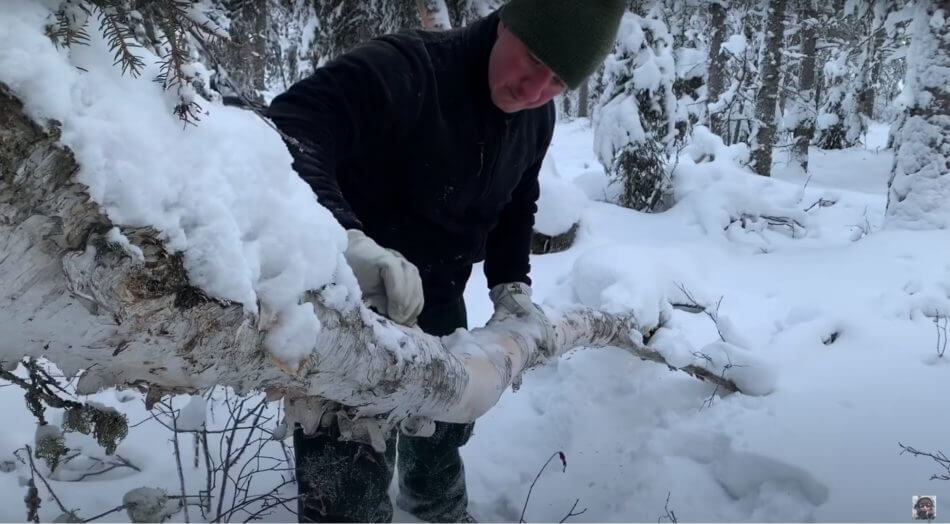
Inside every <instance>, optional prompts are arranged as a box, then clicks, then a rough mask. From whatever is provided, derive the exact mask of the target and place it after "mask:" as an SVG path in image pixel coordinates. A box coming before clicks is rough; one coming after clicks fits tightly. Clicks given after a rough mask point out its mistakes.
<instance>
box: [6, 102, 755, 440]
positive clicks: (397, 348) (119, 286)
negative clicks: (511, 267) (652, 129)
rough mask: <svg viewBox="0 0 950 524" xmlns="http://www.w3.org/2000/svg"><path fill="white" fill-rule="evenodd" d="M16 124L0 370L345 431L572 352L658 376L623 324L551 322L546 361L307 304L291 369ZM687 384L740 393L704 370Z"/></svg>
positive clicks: (501, 345)
mask: <svg viewBox="0 0 950 524" xmlns="http://www.w3.org/2000/svg"><path fill="white" fill-rule="evenodd" d="M45 127H46V129H44V127H43V126H41V125H39V124H38V123H36V122H34V121H32V120H31V119H30V118H29V117H27V116H26V115H25V114H24V112H23V110H22V106H21V104H20V102H19V100H18V99H17V97H16V96H14V95H13V94H12V93H11V92H10V91H9V89H8V88H7V87H6V86H3V85H0V167H2V172H3V176H2V178H0V253H2V255H0V309H2V311H3V322H0V361H3V365H4V367H6V368H10V367H12V366H14V365H15V364H16V362H17V361H18V360H20V359H21V358H22V357H24V356H32V357H45V358H48V359H49V360H51V361H53V362H55V363H56V364H57V365H59V366H60V367H61V369H63V370H64V371H65V372H66V373H68V374H73V373H76V372H78V371H80V370H86V371H85V372H84V373H83V374H82V376H81V380H80V381H79V386H78V387H79V390H80V392H93V391H97V390H99V389H101V388H104V387H108V386H111V385H123V386H128V385H133V386H134V385H147V386H150V387H157V388H159V389H160V390H161V391H167V392H173V391H193V390H197V389H201V388H206V387H210V386H213V385H226V386H232V387H234V388H236V389H237V390H238V391H249V390H269V391H279V392H281V394H286V395H289V396H293V397H300V396H318V397H322V398H324V399H328V400H331V401H334V402H339V403H341V404H344V405H346V406H350V407H352V408H353V409H354V413H355V414H356V415H358V416H370V415H385V417H386V419H387V420H389V421H391V422H398V421H401V420H404V419H406V418H407V417H409V416H410V415H413V416H418V417H424V418H428V419H434V420H444V421H456V422H459V421H469V420H474V419H475V418H477V417H478V416H480V415H482V414H484V413H485V412H486V411H488V410H489V409H490V408H491V407H492V406H493V405H494V404H495V403H496V402H497V400H498V398H499V397H500V395H501V393H502V392H503V391H504V390H505V389H506V388H507V387H508V386H510V385H511V384H512V381H514V380H516V379H517V378H518V377H519V376H520V374H521V373H522V372H524V371H525V370H527V369H528V368H530V367H532V366H536V365H538V364H541V363H543V362H544V361H545V360H546V359H550V358H556V357H557V356H558V355H561V354H563V353H565V352H567V351H569V350H571V349H574V348H580V347H597V346H614V347H618V348H622V349H625V350H627V351H630V352H632V353H634V354H635V355H636V356H638V357H640V358H643V359H647V360H653V361H656V362H661V363H665V361H664V359H663V357H662V355H660V354H659V353H658V352H657V351H654V350H652V349H650V348H647V347H645V346H644V345H643V344H642V343H641V334H640V327H639V325H638V324H637V321H636V319H634V318H632V317H630V316H622V315H611V314H607V313H603V312H600V311H596V310H591V309H578V310H576V311H571V312H566V313H563V314H554V315H553V316H554V317H556V318H555V324H556V333H557V338H558V344H557V347H556V348H553V350H552V351H550V352H548V353H547V354H546V353H544V352H542V351H540V350H539V348H538V345H537V343H536V340H537V338H536V337H537V336H538V335H539V334H540V331H539V328H538V326H535V325H532V324H529V323H526V322H522V321H520V320H508V321H504V322H499V323H495V324H492V325H489V326H487V327H485V328H481V329H474V330H472V331H471V332H466V331H464V330H460V331H458V332H456V333H455V334H453V335H450V336H448V337H442V338H439V337H434V336H430V335H427V334H424V333H422V332H421V331H420V330H418V329H417V328H408V327H404V326H400V325H396V324H394V323H392V322H390V321H389V320H387V319H385V318H383V317H380V316H378V315H375V314H374V313H372V312H371V311H369V310H368V309H366V308H363V307H361V306H355V307H350V308H348V309H346V310H343V311H340V310H338V309H335V308H333V307H329V306H328V305H327V302H328V301H331V302H332V293H331V291H332V290H331V289H329V288H328V289H322V290H314V291H313V292H310V293H308V294H307V296H306V302H307V303H310V304H312V306H313V310H314V313H315V315H316V317H317V318H318V320H319V323H320V325H321V329H320V330H319V332H318V336H317V340H316V342H315V344H313V350H312V352H311V353H310V355H309V356H307V357H306V358H304V359H303V360H301V361H298V362H292V363H288V362H286V361H282V360H280V359H278V358H275V357H274V356H273V355H271V354H269V352H268V351H267V349H266V348H265V344H264V339H265V337H266V336H267V334H268V333H267V329H266V326H262V321H261V315H255V314H252V313H250V312H249V311H248V308H246V307H244V306H243V305H241V304H238V303H235V302H228V301H224V300H219V299H215V298H212V297H211V296H209V295H208V294H206V293H205V292H203V291H202V290H201V289H198V288H197V287H195V286H193V285H192V284H191V283H190V282H189V279H188V276H187V272H186V270H185V268H184V265H183V262H182V257H181V255H180V254H175V253H170V252H169V251H168V250H166V248H165V247H164V246H163V244H162V242H161V241H159V239H158V236H157V235H156V232H155V231H154V230H152V229H150V228H119V230H120V231H121V235H118V234H116V231H117V230H116V226H115V225H114V224H112V223H111V222H110V221H109V220H108V218H107V217H106V216H105V215H104V214H103V213H102V212H101V211H100V210H99V206H98V205H97V204H96V203H95V202H93V201H92V200H91V199H90V198H89V196H88V194H87V193H86V192H85V190H86V188H85V186H83V185H82V184H79V183H77V182H76V181H75V174H76V173H77V172H78V171H79V166H78V165H77V164H76V161H75V159H74V157H73V155H72V153H71V152H70V151H69V150H68V149H67V148H65V147H63V146H62V145H60V144H59V143H58V131H57V129H58V127H57V124H56V123H55V122H50V123H47V125H46V126H45ZM682 369H683V370H684V371H686V372H688V373H691V374H693V375H694V376H697V377H699V378H702V379H708V380H712V381H714V382H716V383H717V384H720V385H722V386H723V388H725V389H726V390H731V391H736V390H738V389H739V387H737V385H736V384H734V383H733V382H731V381H729V380H726V379H723V378H721V376H720V375H719V373H717V372H716V370H715V368H710V369H704V368H702V367H698V366H695V365H689V366H684V367H683V368H682Z"/></svg>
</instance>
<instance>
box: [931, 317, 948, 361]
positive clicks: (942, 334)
mask: <svg viewBox="0 0 950 524" xmlns="http://www.w3.org/2000/svg"><path fill="white" fill-rule="evenodd" d="M941 319H942V320H943V325H942V326H941V325H940V320H941ZM948 322H950V321H948V319H947V317H944V316H942V315H937V316H936V317H934V327H935V328H937V357H939V358H943V355H944V354H945V353H946V352H947V323H948Z"/></svg>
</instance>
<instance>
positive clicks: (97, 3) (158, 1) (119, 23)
mask: <svg viewBox="0 0 950 524" xmlns="http://www.w3.org/2000/svg"><path fill="white" fill-rule="evenodd" d="M133 4H134V5H133ZM92 17H96V19H97V20H98V22H99V29H98V30H99V32H100V33H101V34H102V36H103V37H104V38H105V39H106V43H107V44H108V46H109V50H110V51H111V52H112V53H113V65H114V66H117V67H120V68H121V70H122V74H124V75H125V74H127V75H130V76H132V77H133V78H134V77H138V76H139V75H141V74H142V72H143V71H144V70H145V67H146V63H145V61H144V60H143V59H142V57H141V56H140V55H139V54H137V53H136V52H135V49H136V48H139V49H141V48H143V47H150V48H151V49H153V50H154V51H155V53H156V54H157V55H158V56H159V62H158V70H159V73H158V75H157V76H156V77H155V79H154V80H155V81H156V82H157V83H159V84H161V85H162V88H163V89H165V90H172V89H174V90H175V91H176V93H177V95H178V98H179V100H178V102H177V103H176V104H175V106H174V108H173V109H172V112H173V113H174V114H175V115H176V116H178V118H180V119H181V120H182V121H184V122H185V123H186V124H195V123H196V122H197V121H198V120H200V118H199V114H200V112H201V106H200V105H199V104H198V103H197V101H196V100H195V99H196V92H195V89H194V87H193V83H194V82H196V81H197V80H198V75H197V72H196V71H198V69H196V68H195V67H194V66H193V65H192V64H193V62H194V60H193V58H192V57H193V56H194V55H196V53H194V52H193V51H194V49H195V46H194V45H193V44H194V42H195V41H196V40H197V41H198V42H199V43H201V44H204V43H205V42H206V41H208V40H215V39H218V38H227V33H226V32H225V31H223V30H222V29H221V28H219V27H217V26H215V25H214V24H213V23H212V22H211V21H209V20H207V19H205V18H203V17H202V16H201V15H200V14H198V13H197V12H196V11H195V10H194V6H193V4H192V2H191V1H190V0H151V1H147V2H133V0H63V1H62V3H61V4H60V7H59V9H57V11H56V12H55V18H56V21H55V23H54V24H50V25H49V26H48V27H47V34H48V35H49V37H50V39H52V40H53V42H54V43H55V44H56V45H57V46H60V47H66V48H68V47H70V46H72V45H88V44H89V39H90V35H89V33H88V30H87V29H88V26H89V20H90V18H92Z"/></svg>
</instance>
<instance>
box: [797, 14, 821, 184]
mask: <svg viewBox="0 0 950 524" xmlns="http://www.w3.org/2000/svg"><path fill="white" fill-rule="evenodd" d="M816 1H817V0H800V2H801V7H800V13H801V23H802V28H801V36H802V49H801V53H802V62H801V71H800V72H799V76H798V95H799V96H800V97H801V98H802V101H800V102H799V104H801V107H799V108H798V110H799V111H800V113H799V114H798V122H797V125H796V126H795V128H794V129H793V130H792V134H793V135H794V137H795V143H794V144H793V145H792V162H794V163H797V164H798V165H799V166H800V167H801V170H802V172H805V173H807V172H808V146H809V144H811V139H812V137H813V136H814V135H815V110H816V105H815V100H814V99H813V98H812V96H813V91H814V87H815V63H816V60H815V44H816V43H817V40H818V38H817V37H818V31H817V29H818V28H817V24H818V20H817V16H818V10H817V9H816V5H815V2H816Z"/></svg>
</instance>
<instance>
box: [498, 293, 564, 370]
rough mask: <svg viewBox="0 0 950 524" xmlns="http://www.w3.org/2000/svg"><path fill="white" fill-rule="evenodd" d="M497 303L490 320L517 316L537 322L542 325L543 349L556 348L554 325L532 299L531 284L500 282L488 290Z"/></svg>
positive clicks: (546, 350)
mask: <svg viewBox="0 0 950 524" xmlns="http://www.w3.org/2000/svg"><path fill="white" fill-rule="evenodd" d="M488 296H489V298H491V301H492V303H493V304H494V305H495V313H494V314H493V315H492V316H491V320H489V322H493V321H497V320H504V319H505V318H508V317H511V316H515V317H518V318H524V319H527V320H531V321H533V322H537V323H538V324H539V325H540V326H541V330H542V331H541V349H542V351H544V352H545V353H550V352H552V351H553V350H554V346H555V342H556V340H557V339H556V338H555V334H554V325H553V324H551V320H550V319H549V318H548V317H547V315H545V314H544V311H542V310H541V308H540V307H539V306H538V305H537V304H535V303H534V302H532V301H531V286H529V285H528V284H525V283H524V282H508V283H506V284H498V285H496V286H495V287H493V288H491V291H489V292H488Z"/></svg>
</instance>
